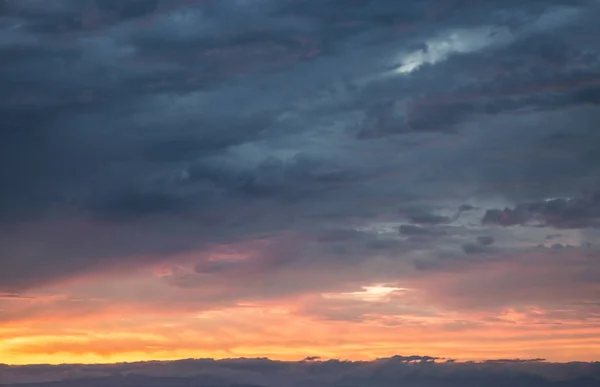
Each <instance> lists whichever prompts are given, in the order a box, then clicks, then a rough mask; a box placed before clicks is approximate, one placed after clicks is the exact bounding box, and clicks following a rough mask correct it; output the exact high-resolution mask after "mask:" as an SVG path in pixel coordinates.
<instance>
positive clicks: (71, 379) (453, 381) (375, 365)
mask: <svg viewBox="0 0 600 387" xmlns="http://www.w3.org/2000/svg"><path fill="white" fill-rule="evenodd" d="M0 369H2V371H3V375H6V376H4V377H3V378H2V379H0V380H1V381H2V382H8V383H11V382H12V383H14V384H3V385H5V386H23V387H51V386H58V385H62V386H69V387H71V386H72V387H79V386H104V385H111V386H124V387H128V386H139V385H145V386H156V387H163V386H197V387H205V386H223V387H226V386H255V387H256V386H282V387H292V386H297V387H300V386H324V387H328V386H373V387H387V386H396V385H402V386H407V387H413V386H414V387H421V386H428V387H437V386H440V387H441V386H457V387H458V386H460V387H476V386H482V385H485V386H498V387H500V386H507V385H510V386H515V387H534V386H535V387H538V386H539V387H559V386H560V387H566V386H573V387H593V386H598V385H599V384H600V379H598V377H599V376H600V368H599V367H598V364H593V363H572V364H553V363H547V362H544V359H531V360H521V359H499V360H489V361H485V362H478V363H456V362H454V361H453V360H446V359H437V358H434V357H429V356H416V355H413V356H394V357H391V358H385V359H378V360H375V361H371V362H350V361H340V360H329V361H322V360H320V359H319V357H318V356H310V357H307V358H306V359H304V360H302V361H296V362H280V361H271V360H268V359H264V358H260V359H226V360H220V361H215V360H212V359H198V360H193V359H188V360H181V361H175V362H162V363H161V362H149V363H129V364H115V365H98V366H77V365H61V366H55V367H50V366H43V365H41V366H27V367H22V368H11V367H3V368H0Z"/></svg>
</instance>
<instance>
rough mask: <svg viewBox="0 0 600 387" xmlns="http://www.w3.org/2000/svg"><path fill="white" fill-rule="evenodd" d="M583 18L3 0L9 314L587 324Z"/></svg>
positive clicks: (361, 5)
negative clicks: (267, 308)
mask: <svg viewBox="0 0 600 387" xmlns="http://www.w3.org/2000/svg"><path fill="white" fill-rule="evenodd" d="M599 12H600V8H599V5H598V2H597V1H591V0H587V1H586V0H581V1H553V2H551V3H549V2H547V1H541V0H530V1H512V0H511V1H508V2H503V4H502V7H500V6H499V5H498V4H494V3H493V2H489V1H478V2H467V1H453V2H440V1H412V0H411V1H404V2H401V3H400V2H398V1H391V0H374V1H370V2H359V1H349V0H346V1H343V2H342V1H341V0H340V1H338V0H328V1H325V2H323V1H314V0H278V1H275V0H260V1H253V2H248V1H240V0H223V1H214V0H206V1H183V0H177V1H164V0H128V1H118V2H115V1H91V0H90V1H75V0H60V1H59V0H56V1H53V2H47V1H38V0H4V1H2V2H0V24H1V25H2V28H1V29H0V67H1V68H2V71H0V82H1V83H2V85H3V87H2V88H0V119H1V121H2V122H3V129H2V131H0V185H1V186H2V190H1V191H0V245H2V246H3V249H2V252H1V253H0V255H1V256H0V258H1V259H0V294H1V296H0V298H1V300H0V304H2V305H1V306H2V307H0V309H3V311H2V313H0V321H4V322H6V323H7V324H8V323H9V322H10V323H11V324H14V323H16V322H17V321H21V322H22V321H24V320H23V319H26V317H27V318H31V319H32V320H31V321H33V320H35V319H38V318H39V319H43V318H44V317H48V318H49V316H58V315H59V314H60V311H61V310H62V311H69V316H74V317H73V319H75V317H76V316H77V315H78V314H81V315H82V318H88V317H89V316H90V315H93V314H94V313H95V312H94V310H95V309H97V311H98V312H97V313H100V314H102V313H108V311H113V312H114V313H117V314H120V313H124V312H123V311H124V310H126V309H127V308H131V309H132V310H137V311H140V313H150V312H148V311H149V310H151V309H152V307H153V306H156V308H157V310H159V311H161V312H165V311H168V310H169V307H172V308H173V309H172V310H173V311H175V312H177V313H183V314H185V313H192V311H194V312H195V313H207V311H210V310H215V309H217V310H218V309H219V308H236V307H242V306H241V305H247V304H253V305H255V304H261V303H268V304H269V305H270V303H281V302H284V301H285V302H289V303H290V305H292V307H290V308H291V309H293V310H294V313H298V314H300V315H302V316H304V317H306V316H310V318H314V319H316V320H318V321H321V320H322V321H330V322H332V323H333V321H337V322H353V323H360V324H371V323H373V324H380V325H378V326H400V325H402V324H406V325H410V326H417V325H418V326H427V325H428V324H430V325H431V324H433V325H435V326H438V327H441V326H443V327H444V329H447V330H448V331H450V330H453V331H458V330H460V329H466V328H465V327H466V326H468V327H470V329H475V328H473V327H474V326H479V325H485V324H493V323H498V321H499V320H502V319H504V320H502V321H505V322H506V321H508V320H510V321H515V319H519V318H520V319H521V320H519V321H524V320H526V321H528V323H532V321H536V322H540V323H542V322H545V323H552V322H555V323H557V324H559V323H560V324H565V326H567V325H568V329H575V328H574V325H575V323H574V322H573V321H575V320H577V319H581V320H579V321H585V322H586V323H585V324H589V325H585V324H584V325H585V329H588V330H593V329H595V326H594V325H593V321H595V320H594V318H596V317H595V316H596V314H597V312H598V311H597V305H596V304H594V303H593V302H590V300H593V299H595V298H597V296H598V293H597V289H598V287H597V286H598V283H597V280H596V277H593V276H592V274H594V273H596V272H597V267H596V266H597V265H596V264H595V260H594V259H595V258H596V257H597V256H598V251H597V245H598V243H599V242H600V234H598V233H597V228H598V226H599V223H598V221H599V219H600V202H599V198H598V194H597V192H598V189H599V187H600V186H599V183H600V182H599V181H598V179H597V176H599V175H598V173H599V172H600V162H599V161H600V158H599V157H598V156H597V153H598V152H597V148H598V144H599V142H600V136H599V134H598V133H599V132H598V131H597V123H598V122H599V120H600V115H599V113H598V109H597V108H596V106H597V104H598V98H597V94H598V93H597V89H598V85H599V84H600V75H599V69H600V56H599V52H600V46H599V45H598V42H597V39H595V37H596V36H597V35H598V32H599V31H598V29H599V28H598V23H597V16H598V13H599ZM538 246H539V247H538ZM157 272H160V275H158V274H156V273H157ZM542 274H543V275H542ZM598 278H600V277H598ZM109 285H110V286H109ZM111 289H112V290H111ZM114 289H120V291H118V292H117V291H115V290H114ZM135 289H145V292H144V294H147V295H146V296H145V295H144V294H142V293H140V292H139V291H137V290H135ZM365 289H366V290H365ZM369 289H370V290H369ZM373 289H379V291H380V293H377V291H375V295H374V293H373ZM381 289H384V290H381ZM386 289H387V290H386ZM389 289H396V290H389ZM388 290H389V291H388ZM369 292H371V293H369ZM381 292H383V293H381ZM332 295H333V296H332ZM328 296H329V298H328ZM57 297H58V298H57ZM40 300H46V301H44V303H43V305H44V307H40V308H38V310H37V311H36V310H34V309H35V308H36V307H37V306H39V305H40V304H39V303H40V302H42V301H40ZM49 300H50V301H49ZM57 300H59V301H57ZM72 300H83V302H81V303H77V302H75V301H72ZM374 300H375V301H374ZM398 300H402V302H400V301H398ZM36 303H38V304H36ZM109 305H113V306H112V308H114V309H111V307H110V306H109ZM261 305H262V304H261ZM5 306H6V307H5ZM167 306H169V307H167ZM453 310H454V311H457V313H459V315H455V316H452V314H451V311H453ZM19 316H26V317H22V319H21V320H19ZM499 316H500V317H499ZM307 318H308V317H307ZM428 319H430V320H428ZM511 319H512V320H511ZM36 321H37V320H36ZM72 323H73V324H74V323H75V322H72ZM411 324H412V325H411ZM419 324H420V325H419ZM569 324H572V325H569ZM48 329H49V328H48ZM440 329H441V328H440ZM565 329H567V328H565ZM581 329H584V328H581ZM413 333H414V332H413ZM586 334H588V335H589V332H587V333H586ZM586 337H587V336H586ZM587 338H588V339H589V337H587ZM590 340H591V339H590ZM117 341H118V340H117ZM136 345H137V346H141V345H142V344H141V343H137V344H136ZM148 345H151V344H148ZM152 345H153V344H152ZM587 345H588V347H589V342H587ZM586 348H587V347H586ZM388 349H389V348H388ZM388 349H386V351H387V350H388ZM381 351H383V349H382V350H381ZM473 351H474V350H473ZM264 352H265V353H269V351H268V350H265V351H264ZM378 353H379V352H378ZM433 354H434V355H436V354H439V352H436V353H433ZM578 354H579V352H578ZM309 355H310V354H309ZM533 357H546V356H545V355H544V354H539V353H535V354H534V356H533Z"/></svg>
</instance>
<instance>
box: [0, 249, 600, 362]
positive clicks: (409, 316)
mask: <svg viewBox="0 0 600 387" xmlns="http://www.w3.org/2000/svg"><path fill="white" fill-rule="evenodd" d="M215 257H216V258H215ZM212 258H215V259H219V260H228V259H231V258H230V257H229V256H227V257H225V254H223V255H218V256H216V255H213V256H212ZM541 258H543V259H544V262H545V266H543V267H540V266H539V265H538V261H537V259H538V257H537V256H535V255H532V256H524V255H522V256H520V257H516V258H514V259H512V258H510V259H509V258H507V259H506V260H504V261H495V262H490V263H489V264H481V265H478V266H476V267H474V268H466V267H465V268H462V269H461V270H457V271H454V272H446V273H443V272H442V273H437V274H436V273H427V274H426V275H421V276H419V275H418V274H415V275H413V276H410V277H407V278H406V279H404V280H402V281H398V283H383V282H373V283H370V284H364V285H360V286H359V285H355V286H350V287H348V286H345V287H338V288H337V289H339V290H334V288H328V290H327V291H318V290H314V291H311V290H306V289H305V290H303V291H298V292H294V293H289V294H287V295H270V294H271V293H268V292H265V293H262V294H261V293H260V291H262V290H261V289H262V288H259V287H257V286H259V285H256V284H257V283H259V282H258V281H257V280H255V279H253V278H252V277H251V276H252V275H257V274H256V273H255V272H252V273H249V272H247V271H243V270H241V271H240V270H238V269H235V270H232V271H231V272H219V276H218V277H216V279H213V280H212V282H211V280H210V278H208V277H200V278H201V279H202V281H203V282H201V283H200V285H195V283H192V285H190V286H187V287H186V286H183V287H182V286H179V285H177V284H175V285H174V284H173V283H171V282H169V278H170V277H171V276H173V275H176V274H177V273H179V274H180V275H183V276H189V275H194V271H193V270H191V269H190V266H189V264H190V263H193V262H194V258H193V257H189V256H188V257H183V258H181V259H180V260H179V261H177V262H173V263H172V264H171V265H167V266H165V263H164V262H163V263H161V265H162V266H161V267H160V268H157V267H146V268H145V269H138V270H136V271H135V272H134V273H132V272H129V273H121V274H118V273H112V274H110V275H106V274H104V275H94V276H89V277H81V278H79V279H78V280H77V281H69V282H63V283H62V284H55V285H52V286H50V285H49V286H47V287H46V288H44V289H38V290H37V292H33V291H32V292H30V293H28V294H21V295H5V296H4V297H2V298H0V310H1V313H0V359H2V362H4V363H7V364H31V363H50V364H56V363H72V362H76V363H112V362H125V361H138V360H173V359H179V358H201V357H213V358H231V357H269V358H273V359H280V360H299V359H302V358H304V357H306V356H321V357H322V358H342V359H350V360H366V359H374V358H378V357H388V356H392V355H395V354H402V355H413V354H418V355H428V356H437V357H446V358H454V359H459V360H482V359H490V358H545V359H548V360H550V361H571V360H579V361H595V360H598V359H600V315H599V314H598V313H597V309H594V308H595V306H594V305H595V304H594V303H592V302H586V300H589V299H590V298H589V295H590V294H594V292H595V290H596V289H590V288H589V284H588V285H586V284H583V283H582V284H580V285H578V286H575V285H574V282H572V281H571V282H568V279H569V278H570V277H569V276H570V275H572V276H575V275H577V273H579V270H581V269H582V268H584V266H583V263H584V259H585V257H578V256H575V255H573V256H568V257H566V256H564V255H563V256H558V255H557V256H554V257H552V256H545V257H541ZM563 260H564V261H565V262H568V267H567V268H565V267H564V266H561V265H560V264H561V262H563ZM534 269H536V270H534ZM309 274H310V273H309ZM287 275H289V273H288V272H287V271H281V272H279V273H277V274H276V275H274V276H272V277H270V278H271V279H270V281H272V282H271V285H270V286H273V285H272V284H273V283H277V284H284V285H285V284H286V281H287V282H290V281H297V282H298V281H300V280H298V279H294V278H292V277H289V278H288V277H287ZM293 275H295V276H297V277H302V276H303V275H304V273H302V272H300V271H298V270H296V271H294V272H293ZM239 276H244V277H243V278H240V277H239ZM312 278H314V279H315V281H318V280H319V274H318V273H317V274H315V275H314V276H313V277H312ZM505 278H511V279H512V280H513V281H517V282H514V283H515V284H520V285H519V286H526V287H527V288H526V289H525V288H524V289H521V290H519V289H516V288H515V286H512V287H510V288H507V287H506V286H504V285H503V283H504V282H503V281H505ZM562 279H564V281H563V280H562ZM542 280H544V281H545V280H550V281H552V283H553V286H550V287H549V286H544V284H542V283H538V282H536V281H542ZM561 281H562V282H561ZM480 284H483V285H482V286H480ZM497 284H501V285H503V286H499V287H496V286H497ZM236 286H237V287H236ZM251 286H254V288H251ZM253 289H255V290H257V291H258V292H259V295H258V296H255V295H252V294H250V293H251V292H250V291H251V290H253ZM477 289H485V290H486V292H481V291H477ZM269 292H273V291H272V290H269ZM510 292H514V294H515V295H514V296H513V294H509V296H510V297H512V299H514V300H521V301H522V302H521V303H520V304H511V305H508V304H506V305H501V304H499V301H498V299H499V298H498V297H500V296H506V295H507V294H508V293H510ZM518 292H521V293H518ZM561 292H562V293H561ZM534 297H535V298H534ZM586 297H588V298H586ZM502 300H504V299H502ZM535 300H537V301H539V302H537V303H536V302H534V301H535ZM553 302H561V303H562V304H560V305H559V304H555V305H554V306H553V304H552V303H553Z"/></svg>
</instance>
